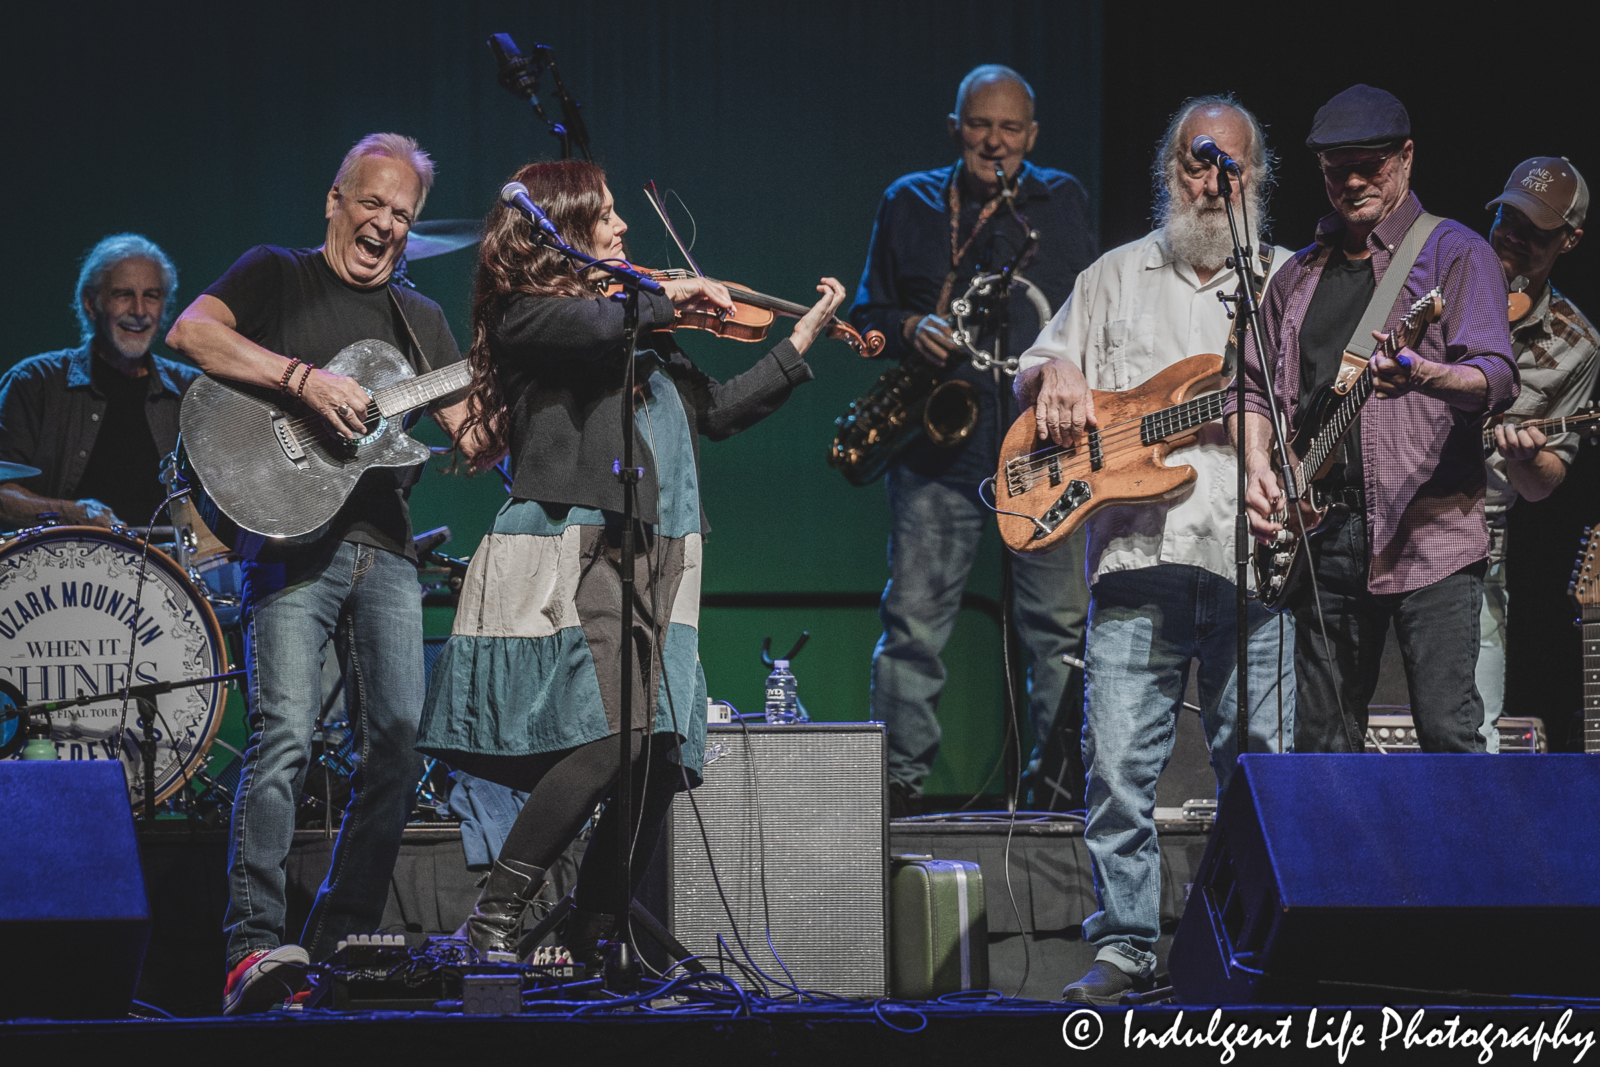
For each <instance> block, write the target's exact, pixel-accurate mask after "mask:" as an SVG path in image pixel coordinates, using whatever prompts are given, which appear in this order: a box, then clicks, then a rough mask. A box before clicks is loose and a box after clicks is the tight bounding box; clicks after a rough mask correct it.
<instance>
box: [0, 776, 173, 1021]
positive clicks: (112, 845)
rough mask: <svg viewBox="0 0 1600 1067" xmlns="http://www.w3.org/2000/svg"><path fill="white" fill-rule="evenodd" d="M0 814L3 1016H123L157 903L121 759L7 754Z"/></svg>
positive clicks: (0, 1001)
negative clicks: (150, 895) (152, 900)
mask: <svg viewBox="0 0 1600 1067" xmlns="http://www.w3.org/2000/svg"><path fill="white" fill-rule="evenodd" d="M0 812H4V816H3V818H0V945H3V946H4V947H5V960H6V962H5V966H4V967H0V1018H12V1019H16V1018H27V1017H44V1018H52V1019H120V1018H125V1017H126V1016H127V1014H128V1006H129V1004H130V1002H131V1001H132V1000H133V990H134V987H135V986H137V985H138V982H139V968H140V966H141V965H142V964H143V963H144V950H145V945H146V943H147V942H148V941H149V940H150V908H149V905H148V903H147V901H146V899H145V893H144V873H143V870H142V868H141V867H140V865H139V845H138V842H137V841H136V840H135V838H134V832H133V813H132V811H131V810H130V809H129V807H128V785H127V782H126V781H125V780H124V779H123V774H122V764H121V763H120V762H118V761H116V760H104V761H88V760H61V761H55V760H39V761H21V760H7V761H5V762H3V763H0Z"/></svg>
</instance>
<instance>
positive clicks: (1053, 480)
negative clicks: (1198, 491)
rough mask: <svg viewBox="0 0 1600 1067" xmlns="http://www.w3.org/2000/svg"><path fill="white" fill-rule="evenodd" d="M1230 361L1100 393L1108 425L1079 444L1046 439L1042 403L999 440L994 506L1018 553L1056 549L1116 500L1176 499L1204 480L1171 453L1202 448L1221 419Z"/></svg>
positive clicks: (1214, 360) (1199, 359) (1211, 358)
mask: <svg viewBox="0 0 1600 1067" xmlns="http://www.w3.org/2000/svg"><path fill="white" fill-rule="evenodd" d="M1222 384H1223V382H1222V357H1221V356H1215V355H1199V356H1190V357H1189V358H1188V359H1185V360H1183V361H1181V362H1179V363H1174V364H1173V365H1172V366H1170V367H1168V368H1166V369H1165V370H1163V371H1162V372H1161V373H1159V374H1157V375H1155V376H1154V377H1152V378H1151V379H1150V380H1148V381H1146V382H1144V383H1143V384H1141V385H1138V386H1135V387H1134V388H1132V389H1128V390H1126V391H1124V392H1110V391H1105V392H1102V391H1100V390H1098V389H1097V390H1095V391H1094V410H1095V415H1096V418H1097V420H1098V421H1099V423H1100V425H1099V427H1098V428H1096V429H1092V430H1089V431H1088V432H1086V433H1085V434H1083V435H1082V436H1080V437H1079V439H1078V440H1077V442H1076V443H1074V444H1073V446H1072V447H1071V448H1062V447H1061V446H1060V445H1057V444H1055V443H1054V442H1050V441H1046V442H1043V443H1042V444H1041V442H1040V441H1039V436H1038V426H1037V423H1036V422H1035V420H1034V414H1033V409H1032V408H1029V409H1028V410H1027V411H1024V412H1023V413H1022V416H1021V418H1019V419H1017V421H1016V422H1014V423H1012V424H1011V429H1010V430H1008V431H1007V432H1006V437H1005V441H1004V442H1003V443H1002V444H1001V446H1000V468H999V471H998V472H997V473H996V475H995V489H994V493H995V511H996V512H997V513H998V515H997V517H998V519H999V525H1000V536H1001V538H1002V539H1003V540H1004V541H1005V543H1006V545H1007V546H1008V547H1009V548H1010V549H1011V550H1012V551H1014V552H1021V553H1026V554H1034V553H1040V552H1048V551H1049V550H1050V549H1052V548H1054V547H1056V545H1058V544H1060V543H1061V541H1062V540H1063V539H1064V538H1066V537H1067V536H1069V535H1070V534H1071V533H1072V532H1073V531H1074V530H1077V529H1078V528H1079V527H1080V526H1082V525H1083V524H1084V523H1085V522H1086V521H1087V520H1088V518H1089V516H1091V515H1093V514H1094V513H1095V512H1097V511H1099V510H1101V509H1102V508H1108V507H1112V506H1113V505H1116V504H1150V503H1155V502H1157V501H1162V500H1170V499H1172V498H1173V497H1175V496H1177V495H1178V494H1180V493H1182V492H1183V490H1184V489H1185V487H1187V486H1188V485H1189V484H1190V483H1191V482H1193V481H1194V480H1195V477H1196V475H1195V469H1194V468H1193V467H1190V466H1187V465H1185V466H1181V467H1169V466H1167V465H1166V462H1165V461H1166V458H1167V454H1168V453H1169V452H1171V451H1172V450H1173V449H1174V448H1182V447H1184V446H1185V445H1189V444H1193V443H1194V441H1195V439H1196V438H1197V437H1198V431H1199V428H1200V426H1201V425H1203V424H1204V423H1208V422H1214V421H1215V420H1217V419H1220V418H1221V417H1222V405H1223V403H1224V401H1226V399H1227V393H1226V392H1224V391H1222V390H1221V388H1220V387H1221V386H1222Z"/></svg>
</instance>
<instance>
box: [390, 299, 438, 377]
mask: <svg viewBox="0 0 1600 1067" xmlns="http://www.w3.org/2000/svg"><path fill="white" fill-rule="evenodd" d="M384 288H385V289H387V290H388V291H389V300H390V301H391V302H392V303H393V304H394V309H395V311H396V312H398V313H399V315H400V322H401V323H402V324H403V325H404V326H405V328H406V335H407V336H408V337H410V338H411V346H412V347H413V348H415V349H416V350H417V359H418V360H419V361H420V362H421V363H422V373H423V374H427V373H428V372H429V371H431V370H432V369H433V364H432V363H429V362H428V356H427V354H426V353H425V352H423V351H422V342H421V341H418V340H417V331H415V330H413V329H412V328H411V320H410V319H408V318H406V309H405V308H403V307H401V306H400V296H399V294H398V293H396V292H395V291H394V284H393V283H390V284H389V285H386V286H384Z"/></svg>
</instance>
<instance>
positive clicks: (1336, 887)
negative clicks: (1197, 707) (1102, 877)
mask: <svg viewBox="0 0 1600 1067" xmlns="http://www.w3.org/2000/svg"><path fill="white" fill-rule="evenodd" d="M1596 811H1600V760H1597V759H1595V758H1594V757H1592V756H1580V755H1547V756H1538V757H1535V758H1532V759H1505V758H1502V757H1499V756H1490V755H1422V754H1417V755H1391V756H1368V755H1283V756H1273V755H1255V756H1245V757H1244V758H1243V760H1242V761H1241V764H1240V766H1239V769H1238V771H1237V772H1236V773H1235V774H1234V777H1233V781H1232V783H1231V784H1230V785H1229V786H1228V794H1227V796H1226V797H1224V798H1223V802H1222V805H1221V811H1220V812H1219V813H1218V817H1217V826H1216V830H1215V831H1214V832H1213V833H1212V835H1211V840H1210V842H1209V843H1208V844H1207V845H1206V851H1205V855H1204V857H1203V858H1202V859H1201V861H1200V869H1199V871H1198V872H1197V874H1196V877H1195V882H1194V886H1193V888H1192V889H1191V891H1190V893H1189V901H1188V904H1187V906H1186V908H1185V909H1184V913H1183V919H1182V921H1181V922H1180V923H1179V926H1178V932H1177V935H1176V936H1175V937H1174V939H1173V943H1172V953H1171V955H1170V957H1169V959H1168V967H1169V969H1170V971H1171V974H1172V984H1173V986H1174V988H1175V990H1176V992H1177V994H1178V999H1179V1000H1180V1001H1181V1002H1183V1003H1186V1004H1244V1003H1277V1004H1283V1003H1295V1004H1329V1003H1337V1004H1350V1003H1363V1002H1367V1003H1377V1002H1380V1001H1381V1002H1383V1003H1408V1004H1409V1003H1438V1002H1441V1001H1442V1002H1445V1003H1462V1002H1470V1000H1471V999H1472V994H1492V995H1510V994H1526V995H1534V996H1553V997H1561V996H1569V997H1572V996H1596V995H1600V969H1596V968H1595V967H1594V966H1593V963H1592V961H1591V960H1589V959H1587V958H1586V957H1585V955H1584V954H1582V953H1578V952H1574V951H1572V949H1571V945H1572V938H1573V936H1574V931H1578V930H1593V929H1596V928H1597V927H1600V850H1597V849H1595V848H1594V847H1593V843H1594V835H1595V829H1594V813H1595V812H1596Z"/></svg>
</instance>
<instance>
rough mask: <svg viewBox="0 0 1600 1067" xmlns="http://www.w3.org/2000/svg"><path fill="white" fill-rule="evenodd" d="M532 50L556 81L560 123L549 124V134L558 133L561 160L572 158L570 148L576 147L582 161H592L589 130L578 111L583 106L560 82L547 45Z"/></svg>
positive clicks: (558, 70) (553, 56)
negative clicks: (581, 155) (581, 156)
mask: <svg viewBox="0 0 1600 1067" xmlns="http://www.w3.org/2000/svg"><path fill="white" fill-rule="evenodd" d="M533 50H534V51H535V52H538V53H539V55H540V57H541V58H542V59H543V60H544V63H545V66H546V67H547V68H548V69H549V71H550V76H551V77H552V78H554V79H555V80H556V99H557V100H558V101H560V103H561V118H562V123H551V124H550V132H551V133H553V134H554V133H557V131H559V134H558V136H559V137H560V138H561V158H562V159H570V158H572V148H573V146H574V145H576V146H577V148H578V151H579V152H581V153H582V154H583V158H584V159H587V160H593V159H594V157H593V156H591V155H590V154H589V130H588V128H587V127H585V126H584V124H583V115H582V113H581V111H580V110H579V109H580V108H582V107H583V105H582V104H580V103H578V102H577V101H576V100H574V99H573V98H572V94H571V93H569V92H567V87H566V84H565V83H564V82H562V80H561V69H560V68H559V67H557V66H556V54H555V52H553V51H551V50H550V46H549V45H543V44H536V45H534V46H533Z"/></svg>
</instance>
